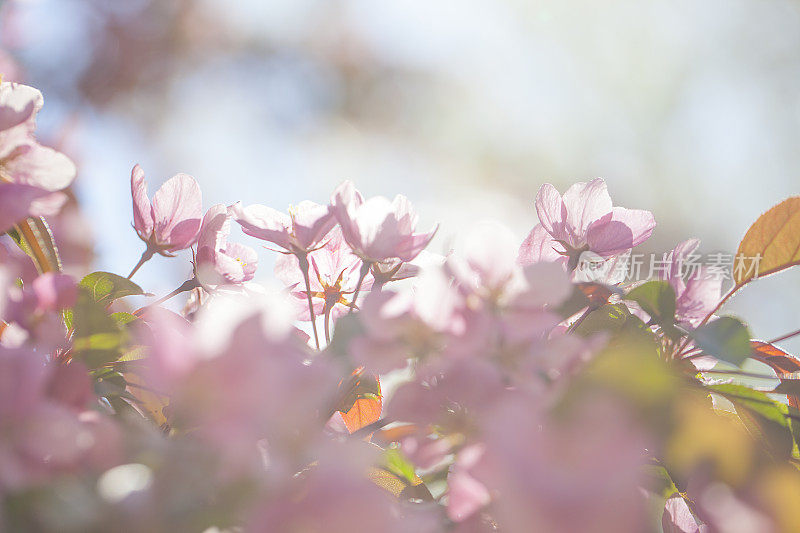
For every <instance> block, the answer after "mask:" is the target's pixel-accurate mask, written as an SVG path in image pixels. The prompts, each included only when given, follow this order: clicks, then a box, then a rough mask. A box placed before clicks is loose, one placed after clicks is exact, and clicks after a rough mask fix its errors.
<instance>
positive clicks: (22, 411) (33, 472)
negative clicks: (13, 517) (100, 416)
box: [0, 346, 118, 492]
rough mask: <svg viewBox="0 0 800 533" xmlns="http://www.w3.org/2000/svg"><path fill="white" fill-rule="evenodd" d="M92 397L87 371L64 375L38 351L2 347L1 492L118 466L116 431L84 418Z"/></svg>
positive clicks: (76, 368)
mask: <svg viewBox="0 0 800 533" xmlns="http://www.w3.org/2000/svg"><path fill="white" fill-rule="evenodd" d="M70 366H72V365H70ZM90 396H91V392H90V389H89V380H88V374H87V372H86V368H85V367H83V366H82V365H80V364H76V365H75V366H74V368H70V369H67V368H64V369H62V368H58V366H56V365H55V364H53V363H51V364H45V362H44V360H43V358H42V357H41V355H40V354H38V353H36V352H34V351H30V350H27V349H7V348H3V347H2V346H0V433H2V435H3V438H2V439H0V492H3V491H4V490H5V489H12V490H14V489H20V488H25V487H30V486H32V485H35V484H38V483H41V482H43V481H46V480H48V479H49V478H51V477H52V476H53V475H55V474H57V473H60V472H65V471H70V470H74V469H79V468H81V467H83V466H86V465H93V466H95V467H102V466H104V465H105V466H107V465H108V464H109V463H110V462H111V461H113V460H114V458H115V453H114V452H115V450H116V446H117V445H118V441H117V434H116V431H115V429H114V428H113V427H112V428H110V429H109V428H108V426H107V425H105V424H96V423H95V422H90V421H89V420H87V419H86V417H84V412H83V409H85V408H86V407H87V404H86V401H87V400H88V398H89V397H90ZM101 426H102V427H101ZM98 430H99V431H98Z"/></svg>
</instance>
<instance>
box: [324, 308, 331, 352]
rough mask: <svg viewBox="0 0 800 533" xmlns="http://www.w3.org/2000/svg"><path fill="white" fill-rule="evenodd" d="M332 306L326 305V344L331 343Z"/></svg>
mask: <svg viewBox="0 0 800 533" xmlns="http://www.w3.org/2000/svg"><path fill="white" fill-rule="evenodd" d="M331 309H332V308H331V306H329V305H328V304H327V303H326V304H325V324H324V327H325V344H330V343H331Z"/></svg>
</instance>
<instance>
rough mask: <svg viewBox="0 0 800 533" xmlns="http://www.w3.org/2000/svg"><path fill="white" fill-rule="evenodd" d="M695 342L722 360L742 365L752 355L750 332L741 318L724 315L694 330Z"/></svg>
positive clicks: (706, 351)
mask: <svg viewBox="0 0 800 533" xmlns="http://www.w3.org/2000/svg"><path fill="white" fill-rule="evenodd" d="M691 335H692V338H694V341H695V344H696V345H697V347H698V348H700V349H701V350H703V351H704V352H705V353H707V354H708V355H713V356H714V357H716V358H717V359H719V360H720V361H725V362H726V363H730V364H732V365H736V366H740V365H741V364H742V363H743V362H744V360H745V359H747V358H748V357H750V354H752V352H753V349H752V347H751V346H750V332H749V331H748V330H747V326H745V325H744V324H743V323H742V322H741V321H740V320H738V319H736V318H733V317H730V316H723V317H721V318H718V319H716V320H714V321H713V322H709V323H708V324H705V325H703V326H700V327H699V328H697V329H696V330H694V331H693V332H692V334H691Z"/></svg>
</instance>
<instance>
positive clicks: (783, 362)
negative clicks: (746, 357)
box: [750, 341, 800, 409]
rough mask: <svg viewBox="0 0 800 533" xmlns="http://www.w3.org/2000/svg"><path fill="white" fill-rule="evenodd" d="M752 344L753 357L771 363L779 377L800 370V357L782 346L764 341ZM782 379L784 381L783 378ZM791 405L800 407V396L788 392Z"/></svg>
mask: <svg viewBox="0 0 800 533" xmlns="http://www.w3.org/2000/svg"><path fill="white" fill-rule="evenodd" d="M750 346H751V347H752V348H753V355H752V356H751V357H752V358H753V359H756V360H757V361H761V362H762V363H764V364H766V365H769V366H770V367H771V368H772V369H773V370H774V371H775V373H776V374H777V375H778V379H781V378H782V377H784V376H786V377H788V376H792V375H793V374H794V375H793V376H792V377H793V378H794V377H795V376H796V372H800V359H797V358H796V357H795V356H793V355H789V354H788V353H786V352H784V351H783V350H781V349H780V348H778V347H776V346H774V345H772V344H770V343H768V342H762V341H750ZM781 381H783V380H782V379H781ZM786 397H787V398H788V399H789V405H790V406H792V407H794V408H795V409H800V397H798V396H794V395H791V394H787V395H786Z"/></svg>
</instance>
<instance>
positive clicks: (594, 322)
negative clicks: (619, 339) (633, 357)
mask: <svg viewBox="0 0 800 533" xmlns="http://www.w3.org/2000/svg"><path fill="white" fill-rule="evenodd" d="M600 332H607V333H613V334H620V335H629V336H631V337H632V338H635V337H639V338H641V339H648V340H649V339H651V338H652V334H651V332H650V330H649V328H648V327H647V325H646V324H645V323H644V322H642V320H641V319H640V318H639V317H637V316H634V315H632V314H631V312H630V311H629V310H628V307H627V306H626V305H625V304H622V303H616V304H606V305H604V306H602V307H600V308H598V309H596V310H594V311H592V312H591V313H589V314H588V315H587V316H586V318H585V319H584V320H583V321H582V322H581V323H580V324H578V326H576V327H575V333H577V334H578V335H581V336H584V337H588V336H590V335H593V334H595V333H600Z"/></svg>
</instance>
